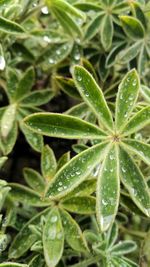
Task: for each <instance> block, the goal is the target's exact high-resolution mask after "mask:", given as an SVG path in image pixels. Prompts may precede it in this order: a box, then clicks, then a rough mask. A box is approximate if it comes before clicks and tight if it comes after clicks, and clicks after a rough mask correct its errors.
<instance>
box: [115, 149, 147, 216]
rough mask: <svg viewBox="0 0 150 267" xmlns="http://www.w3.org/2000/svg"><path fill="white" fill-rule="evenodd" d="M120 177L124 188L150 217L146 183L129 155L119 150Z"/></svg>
mask: <svg viewBox="0 0 150 267" xmlns="http://www.w3.org/2000/svg"><path fill="white" fill-rule="evenodd" d="M119 158H120V176H121V180H122V183H123V184H124V186H125V188H126V189H127V190H128V191H129V194H130V196H131V198H132V200H133V201H134V203H135V204H136V205H137V206H138V208H139V209H140V210H141V211H142V212H143V213H144V214H145V215H147V216H150V194H149V189H148V186H147V184H146V181H145V179H144V177H143V175H142V173H141V172H140V170H139V168H138V167H137V165H136V164H135V163H134V161H133V160H132V159H131V157H130V156H129V154H128V153H127V152H126V151H125V150H123V149H122V148H120V153H119Z"/></svg>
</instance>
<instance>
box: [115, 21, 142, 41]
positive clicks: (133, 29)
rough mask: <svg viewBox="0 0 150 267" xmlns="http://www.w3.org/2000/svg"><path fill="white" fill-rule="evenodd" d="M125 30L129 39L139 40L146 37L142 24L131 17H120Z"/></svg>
mask: <svg viewBox="0 0 150 267" xmlns="http://www.w3.org/2000/svg"><path fill="white" fill-rule="evenodd" d="M119 18H120V19H121V22H122V26H123V29H124V31H125V33H126V34H127V35H128V36H129V38H131V39H133V40H138V39H141V38H143V37H144V28H143V26H142V24H141V22H140V21H139V20H138V19H136V18H134V17H131V16H119Z"/></svg>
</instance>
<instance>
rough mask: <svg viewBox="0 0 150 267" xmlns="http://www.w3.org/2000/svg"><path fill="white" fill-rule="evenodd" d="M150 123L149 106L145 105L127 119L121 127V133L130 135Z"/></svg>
mask: <svg viewBox="0 0 150 267" xmlns="http://www.w3.org/2000/svg"><path fill="white" fill-rule="evenodd" d="M149 123H150V106H146V107H145V108H143V109H141V110H140V111H139V112H137V113H136V114H135V115H134V116H133V117H131V119H130V120H129V121H128V123H127V124H126V126H125V127H124V129H123V135H124V136H126V135H130V134H132V133H134V132H137V131H139V130H141V129H142V128H144V127H145V126H147V125H148V124H149Z"/></svg>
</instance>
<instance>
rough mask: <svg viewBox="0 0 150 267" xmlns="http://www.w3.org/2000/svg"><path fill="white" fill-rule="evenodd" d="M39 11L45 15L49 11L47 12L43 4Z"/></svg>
mask: <svg viewBox="0 0 150 267" xmlns="http://www.w3.org/2000/svg"><path fill="white" fill-rule="evenodd" d="M41 12H42V13H43V14H44V15H47V14H48V13H49V12H48V7H47V6H43V7H42V8H41Z"/></svg>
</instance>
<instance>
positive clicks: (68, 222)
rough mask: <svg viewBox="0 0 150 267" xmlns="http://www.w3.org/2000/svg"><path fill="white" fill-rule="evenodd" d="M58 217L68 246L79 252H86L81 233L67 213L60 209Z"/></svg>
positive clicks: (84, 241)
mask: <svg viewBox="0 0 150 267" xmlns="http://www.w3.org/2000/svg"><path fill="white" fill-rule="evenodd" d="M60 215H61V218H62V224H63V228H64V233H65V239H66V241H67V243H68V244H69V246H70V247H71V248H72V249H74V250H76V251H79V252H87V244H86V240H85V239H84V236H83V234H82V231H81V229H80V227H79V225H78V224H77V223H76V221H75V220H74V219H73V218H72V217H71V216H70V215H69V213H68V212H66V211H65V210H63V209H61V210H60Z"/></svg>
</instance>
